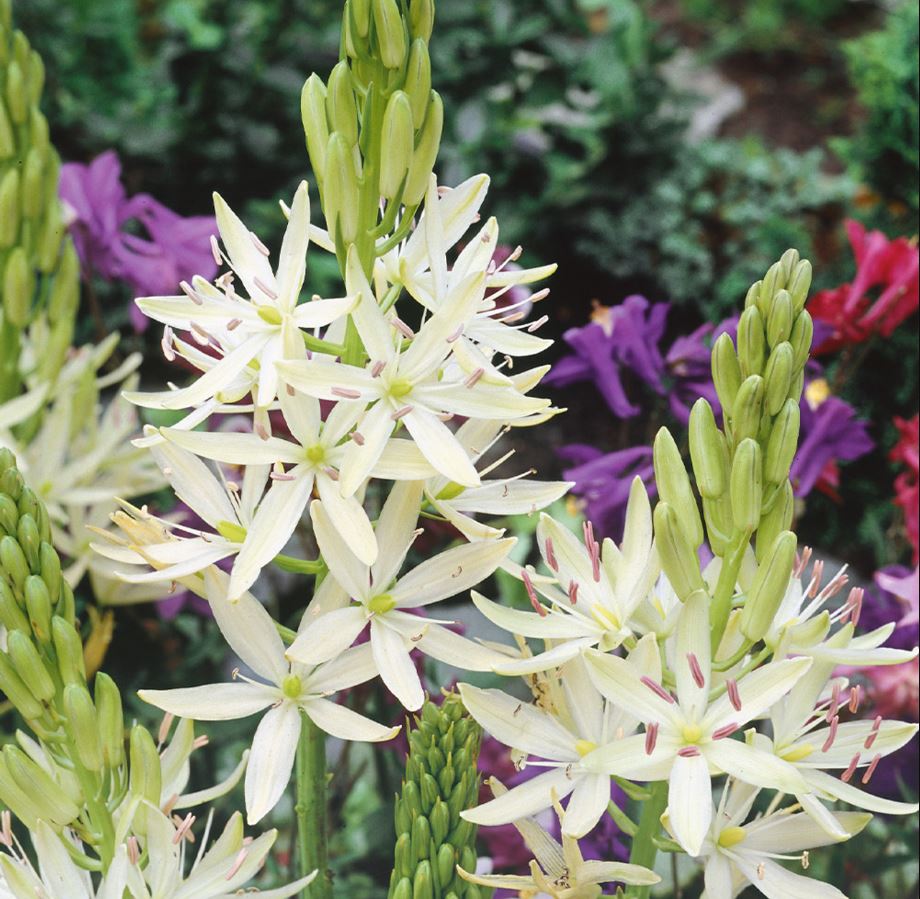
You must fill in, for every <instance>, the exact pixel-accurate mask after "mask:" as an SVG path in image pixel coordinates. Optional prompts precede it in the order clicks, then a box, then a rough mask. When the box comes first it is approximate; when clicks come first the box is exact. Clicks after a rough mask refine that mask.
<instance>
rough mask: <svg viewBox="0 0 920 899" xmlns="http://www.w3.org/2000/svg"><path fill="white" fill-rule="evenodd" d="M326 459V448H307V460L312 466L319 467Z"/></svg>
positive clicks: (318, 446) (317, 446)
mask: <svg viewBox="0 0 920 899" xmlns="http://www.w3.org/2000/svg"><path fill="white" fill-rule="evenodd" d="M325 458H326V448H325V447H324V446H320V445H319V444H317V445H316V446H308V447H307V459H308V460H309V461H310V462H312V463H313V464H314V465H320V464H321V463H322V461H323V460H324V459H325Z"/></svg>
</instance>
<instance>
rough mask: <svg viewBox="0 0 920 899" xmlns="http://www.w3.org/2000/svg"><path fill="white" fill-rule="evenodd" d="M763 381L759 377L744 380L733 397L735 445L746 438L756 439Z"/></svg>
mask: <svg viewBox="0 0 920 899" xmlns="http://www.w3.org/2000/svg"><path fill="white" fill-rule="evenodd" d="M763 401H764V381H763V378H762V377H760V375H751V376H750V377H749V378H746V379H745V380H744V382H743V383H742V385H741V387H740V389H739V390H738V395H737V396H736V397H735V408H734V411H733V413H732V437H733V438H734V442H735V444H736V445H737V444H738V443H740V442H741V441H742V440H745V439H747V438H748V437H756V436H757V432H758V431H759V430H760V419H761V416H762V415H763Z"/></svg>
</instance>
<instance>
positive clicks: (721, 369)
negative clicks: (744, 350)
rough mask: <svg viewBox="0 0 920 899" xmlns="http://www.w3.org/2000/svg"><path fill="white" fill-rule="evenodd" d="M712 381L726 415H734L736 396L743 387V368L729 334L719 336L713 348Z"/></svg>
mask: <svg viewBox="0 0 920 899" xmlns="http://www.w3.org/2000/svg"><path fill="white" fill-rule="evenodd" d="M712 380H713V383H714V384H715V388H716V393H717V394H718V396H719V402H720V403H721V405H722V410H723V412H724V413H725V415H728V416H730V415H732V414H733V411H732V410H733V408H734V403H735V396H736V395H737V393H738V389H739V388H740V387H741V367H740V366H739V364H738V356H737V355H736V354H735V345H734V344H733V343H732V339H731V337H729V335H728V334H721V335H719V338H718V340H716V342H715V343H714V344H713V347H712Z"/></svg>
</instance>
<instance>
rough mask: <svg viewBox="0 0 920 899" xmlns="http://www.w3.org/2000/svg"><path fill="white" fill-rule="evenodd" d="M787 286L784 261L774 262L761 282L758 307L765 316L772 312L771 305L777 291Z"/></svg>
mask: <svg viewBox="0 0 920 899" xmlns="http://www.w3.org/2000/svg"><path fill="white" fill-rule="evenodd" d="M785 286H786V282H785V279H784V278H783V263H782V262H774V263H773V265H771V266H770V268H769V269H767V273H766V275H764V277H763V281H762V282H761V284H760V293H759V295H758V297H757V308H758V310H759V311H760V314H761V316H763V318H766V317H767V315H769V313H770V307H771V306H772V305H773V297H774V296H775V295H776V291H777V290H780V289H782V288H783V287H785Z"/></svg>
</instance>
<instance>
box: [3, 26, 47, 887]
mask: <svg viewBox="0 0 920 899" xmlns="http://www.w3.org/2000/svg"><path fill="white" fill-rule="evenodd" d="M0 44H2V41H0ZM0 803H2V804H3V805H5V806H6V807H7V808H8V809H9V810H10V811H11V812H12V813H13V817H14V818H16V819H17V820H18V821H21V822H22V823H23V824H24V825H25V826H26V827H27V828H28V829H29V830H34V829H35V827H36V825H37V824H38V819H39V809H38V808H37V807H36V805H35V804H34V803H33V802H32V797H31V795H30V791H28V790H21V789H20V788H19V787H18V786H17V785H16V782H15V781H14V780H13V776H12V775H11V774H10V769H9V767H8V766H7V764H6V759H5V758H4V757H3V754H2V753H0ZM8 858H9V856H7V855H5V854H4V855H0V862H2V861H4V860H6V859H8ZM16 870H19V871H21V870H22V869H21V868H20V866H19V865H18V864H17V865H16ZM4 873H6V871H4ZM13 884H14V881H13V880H12V879H11V878H10V877H9V876H7V885H8V886H10V887H12V886H13ZM26 887H27V888H28V890H29V891H30V892H31V890H32V889H33V886H32V884H31V883H29V884H26ZM13 895H14V896H15V895H23V896H28V895H29V892H25V891H23V892H21V893H18V894H17V893H13Z"/></svg>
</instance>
